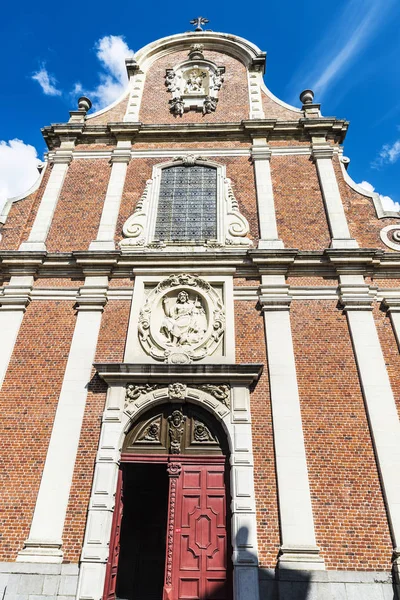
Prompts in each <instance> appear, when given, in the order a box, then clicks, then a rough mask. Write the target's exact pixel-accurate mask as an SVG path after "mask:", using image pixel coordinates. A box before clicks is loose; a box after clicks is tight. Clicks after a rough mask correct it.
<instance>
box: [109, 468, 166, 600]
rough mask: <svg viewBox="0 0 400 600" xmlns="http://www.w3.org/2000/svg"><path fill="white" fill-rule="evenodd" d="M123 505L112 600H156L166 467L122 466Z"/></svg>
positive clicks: (163, 546) (161, 573)
mask: <svg viewBox="0 0 400 600" xmlns="http://www.w3.org/2000/svg"><path fill="white" fill-rule="evenodd" d="M123 503H124V513H123V517H122V524H121V547H120V556H119V563H118V574H117V590H116V592H117V593H116V597H117V598H120V599H121V600H122V599H123V600H160V599H161V598H162V594H163V583H164V570H165V552H166V531H167V509H168V475H167V470H166V465H165V464H151V463H146V464H125V465H124V466H123Z"/></svg>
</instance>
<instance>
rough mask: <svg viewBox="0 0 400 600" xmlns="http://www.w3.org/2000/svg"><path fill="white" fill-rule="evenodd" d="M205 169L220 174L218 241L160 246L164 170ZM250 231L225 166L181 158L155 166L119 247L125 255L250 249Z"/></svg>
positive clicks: (189, 156)
mask: <svg viewBox="0 0 400 600" xmlns="http://www.w3.org/2000/svg"><path fill="white" fill-rule="evenodd" d="M182 165H186V166H195V165H199V166H205V167H212V168H215V169H216V171H217V238H216V240H210V241H207V242H205V243H204V242H202V243H194V244H191V243H188V242H173V241H171V242H167V243H166V242H160V241H157V240H155V228H156V221H157V212H158V200H159V193H160V185H161V175H162V171H163V170H164V169H168V168H170V167H179V166H182ZM249 230H250V227H249V223H248V222H247V219H246V218H245V217H244V216H243V215H242V214H241V212H240V211H239V205H238V202H237V200H236V198H235V195H234V192H233V189H232V184H231V180H230V179H228V178H227V177H226V166H225V165H224V164H221V163H218V162H215V161H212V160H208V159H206V158H203V157H197V156H193V155H191V154H188V155H185V156H180V157H177V158H175V159H174V160H170V161H166V162H162V163H159V164H157V165H154V166H153V170H152V178H151V179H148V180H147V182H146V186H145V189H144V191H143V193H142V196H141V198H140V199H139V201H138V203H137V205H136V208H135V211H134V212H133V214H132V215H131V216H130V217H129V218H128V219H127V221H126V222H125V224H124V226H123V230H122V231H123V235H124V236H125V237H124V239H123V240H122V241H121V242H120V243H119V246H120V248H121V250H122V251H123V252H135V251H141V250H144V249H150V250H151V249H158V248H160V247H165V246H167V247H168V250H172V251H174V250H179V251H182V249H183V248H187V249H188V250H189V251H190V250H191V249H194V248H199V247H206V248H207V247H210V248H216V247H217V248H218V247H233V248H235V247H236V248H237V247H239V248H243V247H245V248H247V247H249V246H251V245H252V241H251V240H250V239H249V238H248V237H247V235H248V233H249Z"/></svg>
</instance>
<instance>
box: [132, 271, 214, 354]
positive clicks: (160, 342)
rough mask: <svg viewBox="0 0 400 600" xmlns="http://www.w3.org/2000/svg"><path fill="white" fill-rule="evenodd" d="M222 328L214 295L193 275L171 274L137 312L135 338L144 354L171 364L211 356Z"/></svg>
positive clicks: (211, 290) (208, 286) (206, 284)
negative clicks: (137, 339)
mask: <svg viewBox="0 0 400 600" xmlns="http://www.w3.org/2000/svg"><path fill="white" fill-rule="evenodd" d="M224 328H225V311H224V308H223V304H222V302H221V300H220V298H219V296H218V294H217V292H216V291H215V290H214V289H213V288H212V287H211V286H210V284H209V283H207V282H206V281H204V280H203V279H200V277H197V276H196V275H186V274H181V275H171V276H170V277H168V279H165V280H164V281H162V282H160V283H159V284H158V286H157V287H156V288H154V289H153V290H152V291H151V292H150V294H149V296H148V298H147V300H146V302H145V305H144V306H143V308H142V310H141V311H140V315H139V322H138V336H139V340H140V343H141V345H142V347H143V349H144V350H145V352H146V353H147V354H149V355H150V356H152V357H153V358H155V359H157V360H163V361H164V362H168V363H171V364H188V363H191V362H192V361H194V360H200V359H202V358H204V357H206V356H207V355H211V354H212V353H213V352H214V351H215V350H216V348H217V346H218V345H219V343H220V341H221V338H222V335H223V333H224Z"/></svg>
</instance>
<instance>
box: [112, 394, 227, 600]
mask: <svg viewBox="0 0 400 600" xmlns="http://www.w3.org/2000/svg"><path fill="white" fill-rule="evenodd" d="M227 455H228V449H227V444H226V439H225V435H224V432H223V430H222V427H221V426H220V424H219V423H218V422H216V421H215V420H214V419H213V418H212V417H211V416H210V415H209V414H207V413H206V411H204V410H203V409H201V408H200V407H197V406H196V407H194V406H191V405H189V404H185V405H183V406H181V405H179V404H168V405H163V406H159V407H155V408H153V409H152V410H151V411H148V412H146V413H145V414H144V415H143V416H142V417H141V419H140V420H139V421H138V422H136V423H135V424H134V425H133V427H132V428H131V430H130V431H129V432H128V433H127V435H126V438H125V441H124V445H123V450H122V455H121V469H120V474H119V479H118V489H117V496H116V506H115V510H114V520H113V527H112V535H111V542H110V555H109V560H108V564H107V575H106V581H105V590H104V598H105V600H114V599H116V598H121V599H124V600H186V599H191V600H196V599H197V600H229V599H230V598H231V595H232V594H231V583H230V581H231V566H230V560H229V557H230V555H231V547H230V540H229V535H228V528H227V517H228V515H227V510H228V509H227V506H229V499H228V502H227V497H226V496H227V494H226V490H227V485H226V483H227V481H226V476H227V469H226V461H227ZM228 489H229V486H228Z"/></svg>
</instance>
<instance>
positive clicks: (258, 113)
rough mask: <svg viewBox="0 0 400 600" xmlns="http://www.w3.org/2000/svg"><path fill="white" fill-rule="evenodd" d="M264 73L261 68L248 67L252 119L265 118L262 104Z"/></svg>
mask: <svg viewBox="0 0 400 600" xmlns="http://www.w3.org/2000/svg"><path fill="white" fill-rule="evenodd" d="M262 84H263V75H262V71H261V70H260V68H258V70H255V69H247V85H248V89H249V106H250V119H265V114H264V109H263V105H262V95H261V86H262Z"/></svg>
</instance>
